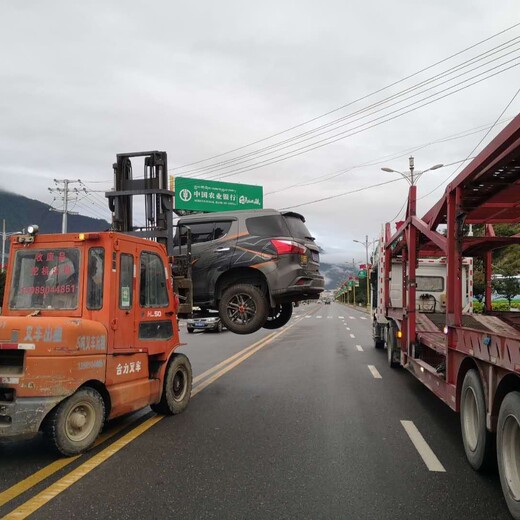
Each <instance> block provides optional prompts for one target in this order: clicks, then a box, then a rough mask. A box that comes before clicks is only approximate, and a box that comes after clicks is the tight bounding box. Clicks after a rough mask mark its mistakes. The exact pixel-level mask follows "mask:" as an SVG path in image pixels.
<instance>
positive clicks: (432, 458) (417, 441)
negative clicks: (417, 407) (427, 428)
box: [401, 421, 446, 473]
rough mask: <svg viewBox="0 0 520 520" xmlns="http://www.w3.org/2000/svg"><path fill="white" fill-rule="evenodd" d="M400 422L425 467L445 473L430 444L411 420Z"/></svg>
mask: <svg viewBox="0 0 520 520" xmlns="http://www.w3.org/2000/svg"><path fill="white" fill-rule="evenodd" d="M401 424H402V425H403V428H404V429H405V431H406V433H407V434H408V437H410V440H411V441H412V442H413V445H414V446H415V449H416V450H417V451H418V452H419V455H420V456H421V458H422V460H423V461H424V463H425V464H426V466H427V468H428V469H429V470H430V471H437V472H440V473H445V472H446V470H445V469H444V466H443V465H442V464H441V461H440V460H439V459H438V458H437V456H436V455H435V453H433V450H432V449H431V448H430V446H428V443H427V442H426V441H425V440H424V437H423V436H422V435H421V432H420V431H419V430H418V429H417V426H415V424H414V423H413V421H401Z"/></svg>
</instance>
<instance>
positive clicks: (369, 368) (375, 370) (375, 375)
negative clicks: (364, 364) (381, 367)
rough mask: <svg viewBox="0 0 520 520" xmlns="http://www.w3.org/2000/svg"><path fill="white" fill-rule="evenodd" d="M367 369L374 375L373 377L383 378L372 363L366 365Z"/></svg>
mask: <svg viewBox="0 0 520 520" xmlns="http://www.w3.org/2000/svg"><path fill="white" fill-rule="evenodd" d="M368 370H370V372H372V375H373V376H374V379H383V377H382V376H381V374H380V373H379V372H378V370H377V368H376V367H375V366H374V365H368Z"/></svg>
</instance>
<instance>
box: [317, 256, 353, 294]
mask: <svg viewBox="0 0 520 520" xmlns="http://www.w3.org/2000/svg"><path fill="white" fill-rule="evenodd" d="M320 272H321V274H322V275H323V276H324V277H325V289H327V290H332V289H336V288H338V287H339V286H340V285H341V283H342V282H343V281H344V280H345V278H347V277H348V276H351V275H352V274H353V268H352V267H351V266H348V265H345V264H327V263H323V262H320Z"/></svg>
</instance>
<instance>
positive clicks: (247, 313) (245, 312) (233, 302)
mask: <svg viewBox="0 0 520 520" xmlns="http://www.w3.org/2000/svg"><path fill="white" fill-rule="evenodd" d="M227 311H228V316H229V319H230V320H231V321H233V322H235V323H242V324H245V323H249V322H250V321H251V320H252V319H253V318H254V317H255V314H256V304H255V302H254V300H253V298H251V297H250V296H249V295H247V294H236V295H235V296H233V297H232V298H231V299H230V300H229V302H228V304H227Z"/></svg>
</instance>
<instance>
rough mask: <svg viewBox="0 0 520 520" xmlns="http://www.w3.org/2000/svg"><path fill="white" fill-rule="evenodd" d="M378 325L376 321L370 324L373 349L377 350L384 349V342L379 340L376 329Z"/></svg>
mask: <svg viewBox="0 0 520 520" xmlns="http://www.w3.org/2000/svg"><path fill="white" fill-rule="evenodd" d="M378 328H379V325H378V324H377V321H375V320H374V321H373V322H372V338H374V347H375V348H377V349H381V348H384V346H385V342H384V340H382V339H379V334H378V330H377V329H378Z"/></svg>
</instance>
